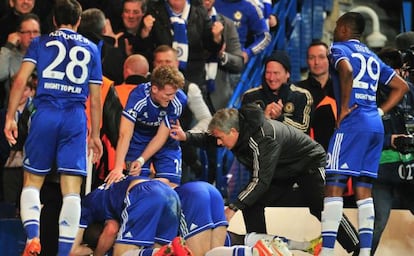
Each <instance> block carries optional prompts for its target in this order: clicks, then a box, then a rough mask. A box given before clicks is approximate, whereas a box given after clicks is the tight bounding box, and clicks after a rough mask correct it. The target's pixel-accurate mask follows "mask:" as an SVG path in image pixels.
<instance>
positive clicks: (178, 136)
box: [170, 120, 187, 141]
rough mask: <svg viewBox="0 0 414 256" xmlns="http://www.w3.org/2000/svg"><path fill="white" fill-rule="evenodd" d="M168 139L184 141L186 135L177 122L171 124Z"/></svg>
mask: <svg viewBox="0 0 414 256" xmlns="http://www.w3.org/2000/svg"><path fill="white" fill-rule="evenodd" d="M170 137H171V138H173V139H175V140H178V141H186V140H187V135H186V134H185V132H184V131H183V128H181V125H180V122H179V121H178V120H177V124H172V125H171V129H170Z"/></svg>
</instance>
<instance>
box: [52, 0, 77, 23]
mask: <svg viewBox="0 0 414 256" xmlns="http://www.w3.org/2000/svg"><path fill="white" fill-rule="evenodd" d="M81 14H82V7H81V5H80V4H79V2H78V1H76V0H57V1H56V3H55V7H54V8H53V16H54V18H55V22H56V26H58V27H59V26H61V25H72V26H73V25H76V23H77V22H78V20H79V18H80V16H81Z"/></svg>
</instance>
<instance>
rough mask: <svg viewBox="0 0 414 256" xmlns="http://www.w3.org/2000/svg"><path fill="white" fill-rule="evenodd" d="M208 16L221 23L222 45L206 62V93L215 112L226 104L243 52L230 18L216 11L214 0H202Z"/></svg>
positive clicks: (235, 80)
mask: <svg viewBox="0 0 414 256" xmlns="http://www.w3.org/2000/svg"><path fill="white" fill-rule="evenodd" d="M203 3H204V7H205V8H206V10H207V13H208V15H209V17H210V18H211V19H212V20H214V21H219V22H221V23H222V24H223V26H224V29H223V41H224V43H223V47H222V48H221V49H220V51H219V53H218V55H215V54H213V55H211V56H210V58H209V59H208V62H207V63H206V75H207V76H206V80H207V93H208V99H209V101H210V103H209V104H210V105H211V106H210V110H211V111H212V112H215V111H216V110H218V109H221V108H224V107H226V106H227V103H228V102H229V100H230V97H231V96H232V95H233V90H234V88H235V87H236V85H237V83H238V82H239V79H240V74H241V72H242V71H243V68H244V65H243V53H242V50H241V46H240V40H239V35H238V32H237V29H236V27H235V25H234V23H233V21H232V20H230V19H229V18H227V17H225V16H224V15H222V14H220V13H217V11H216V9H215V7H214V3H215V0H204V1H203Z"/></svg>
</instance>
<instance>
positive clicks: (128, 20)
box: [104, 0, 147, 84]
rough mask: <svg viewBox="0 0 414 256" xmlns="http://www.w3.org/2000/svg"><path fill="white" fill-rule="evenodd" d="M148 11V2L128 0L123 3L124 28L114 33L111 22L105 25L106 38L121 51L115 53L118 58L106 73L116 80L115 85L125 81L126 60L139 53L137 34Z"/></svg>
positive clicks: (114, 58)
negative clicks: (123, 69) (123, 68)
mask: <svg viewBox="0 0 414 256" xmlns="http://www.w3.org/2000/svg"><path fill="white" fill-rule="evenodd" d="M146 10H147V2H146V1H144V0H126V1H124V2H123V9H122V16H121V17H122V24H123V26H122V28H121V29H120V30H118V31H114V30H113V28H112V23H111V21H110V20H107V22H106V24H105V30H104V35H105V37H106V38H107V39H108V38H109V39H111V41H112V45H113V46H114V47H115V48H118V49H119V51H118V52H116V53H115V54H116V55H115V56H116V57H115V56H114V57H112V58H111V59H110V61H109V62H110V63H111V64H112V65H111V68H110V69H108V70H107V72H106V73H107V75H108V77H109V78H111V79H112V80H114V82H115V84H121V83H122V82H123V80H124V79H123V72H122V66H123V64H124V62H125V60H126V58H127V57H128V56H130V55H131V54H133V53H136V52H137V50H136V49H135V48H136V47H137V45H138V44H139V42H138V39H137V36H138V35H137V33H138V29H139V27H140V25H141V21H142V17H143V16H144V14H145V13H146ZM108 42H109V41H108Z"/></svg>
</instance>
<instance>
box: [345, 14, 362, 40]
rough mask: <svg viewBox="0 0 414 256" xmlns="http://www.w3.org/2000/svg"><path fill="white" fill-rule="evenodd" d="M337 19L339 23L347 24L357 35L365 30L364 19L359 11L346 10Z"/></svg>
mask: <svg viewBox="0 0 414 256" xmlns="http://www.w3.org/2000/svg"><path fill="white" fill-rule="evenodd" d="M339 19H340V22H341V23H343V24H347V25H348V26H349V27H350V28H351V29H352V31H353V33H354V34H355V35H357V36H361V35H362V33H363V32H364V30H365V19H364V16H362V14H360V13H359V12H347V13H345V14H344V15H342V16H341V17H340V18H339Z"/></svg>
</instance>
